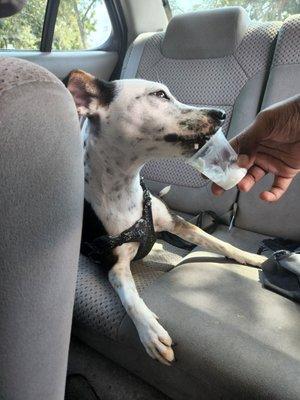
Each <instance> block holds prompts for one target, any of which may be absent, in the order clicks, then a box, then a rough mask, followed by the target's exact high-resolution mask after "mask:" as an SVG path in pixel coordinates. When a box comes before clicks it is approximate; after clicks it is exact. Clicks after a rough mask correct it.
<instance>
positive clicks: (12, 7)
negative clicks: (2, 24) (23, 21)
mask: <svg viewBox="0 0 300 400" xmlns="http://www.w3.org/2000/svg"><path fill="white" fill-rule="evenodd" d="M26 3H27V0H0V18H5V17H10V16H11V15H14V14H16V13H18V12H19V11H21V10H22V8H23V7H24V5H25V4H26Z"/></svg>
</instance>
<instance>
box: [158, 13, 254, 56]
mask: <svg viewBox="0 0 300 400" xmlns="http://www.w3.org/2000/svg"><path fill="white" fill-rule="evenodd" d="M249 24H250V18H249V16H248V14H247V13H246V11H245V10H244V9H243V8H242V7H225V8H218V9H214V10H207V11H200V12H193V13H188V14H182V15H177V16H175V17H173V18H172V19H171V21H170V22H169V25H168V27H167V30H166V33H165V36H164V39H163V42H162V53H163V55H164V56H165V57H168V58H176V59H199V58H217V57H224V56H227V55H230V54H232V53H233V52H234V50H235V49H236V48H237V46H238V45H239V44H240V43H241V41H242V40H243V37H244V35H245V33H246V31H247V29H248V26H249Z"/></svg>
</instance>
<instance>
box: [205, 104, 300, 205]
mask: <svg viewBox="0 0 300 400" xmlns="http://www.w3.org/2000/svg"><path fill="white" fill-rule="evenodd" d="M230 144H231V145H232V147H233V148H234V149H235V151H236V152H237V153H238V154H239V156H238V165H239V166H240V167H243V168H246V169H247V170H248V172H247V175H246V176H245V177H244V178H243V179H242V180H241V181H240V182H239V184H238V188H239V189H240V190H241V191H242V192H248V191H249V190H250V189H252V187H253V186H254V185H255V184H256V183H257V182H258V181H259V180H260V179H262V178H263V177H264V176H265V175H266V174H267V173H272V174H274V181H273V184H272V187H271V188H270V189H269V190H266V191H263V192H262V193H261V194H260V198H261V199H262V200H264V201H268V202H273V201H276V200H278V199H279V198H280V197H281V196H282V195H283V194H284V193H285V191H286V190H287V188H288V187H289V185H290V183H291V182H292V180H293V178H294V177H295V176H296V175H297V173H298V172H299V171H300V96H296V97H292V98H290V99H288V100H285V101H282V102H280V103H276V104H274V105H272V106H271V107H269V108H267V109H265V110H263V111H261V112H260V113H259V114H258V115H257V117H256V119H255V120H254V122H253V123H252V124H251V125H250V126H249V127H248V128H247V129H246V130H244V131H243V132H242V133H240V134H239V135H238V136H236V137H235V138H233V139H232V140H231V141H230ZM212 192H213V193H214V194H215V195H217V196H219V195H221V194H222V193H223V192H224V190H223V189H222V188H220V187H219V186H218V185H216V184H215V183H214V184H213V185H212Z"/></svg>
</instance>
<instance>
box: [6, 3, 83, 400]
mask: <svg viewBox="0 0 300 400" xmlns="http://www.w3.org/2000/svg"><path fill="white" fill-rule="evenodd" d="M6 3H7V2H6ZM0 13H1V3H0ZM0 15H1V14H0ZM0 125H1V129H0V136H1V155H0V176H1V195H0V204H1V207H0V215H1V216H0V221H1V229H0V398H1V399H5V400H41V399H43V400H62V399H63V398H64V389H65V377H66V368H67V357H68V348H69V339H70V329H71V319H72V308H73V301H74V290H75V281H76V272H77V264H78V254H79V245H80V234H81V220H82V204H83V187H82V186H83V185H82V182H83V166H82V146H81V139H80V133H79V124H78V118H77V113H76V110H75V107H74V103H73V100H72V97H71V96H70V94H69V93H68V92H67V90H66V89H65V87H64V86H63V84H62V83H61V82H60V81H59V80H58V79H57V78H56V77H55V76H54V75H52V74H51V73H49V72H48V71H46V70H45V69H43V68H40V67H38V66H36V65H33V64H31V63H29V62H27V61H21V60H18V59H14V58H4V57H1V58H0Z"/></svg>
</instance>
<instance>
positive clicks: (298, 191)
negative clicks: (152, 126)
mask: <svg viewBox="0 0 300 400" xmlns="http://www.w3.org/2000/svg"><path fill="white" fill-rule="evenodd" d="M275 3H276V4H275ZM277 3H278V4H277ZM279 3H280V4H279ZM276 7H277V8H276ZM280 7H281V8H280ZM284 7H285V8H284ZM275 9H276V10H277V11H278V10H279V11H280V12H279V11H278V12H277V11H276V12H277V14H276V13H275V12H274V14H272V13H271V11H272V10H275ZM257 10H258V11H257ZM255 13H256V14H255ZM257 13H258V14H257ZM268 13H270V16H269V15H267V14H268ZM274 16H275V17H274ZM0 17H1V19H0V48H1V49H0V71H1V74H0V125H1V130H0V133H1V155H0V174H1V189H2V190H1V196H0V203H1V208H0V210H1V211H0V213H1V229H0V238H1V239H0V254H1V257H0V265H1V268H0V299H1V300H0V315H1V317H0V318H1V319H0V320H1V322H0V326H1V329H0V339H1V340H0V398H1V399H3V400H62V399H65V400H119V399H124V398H125V399H126V400H127V399H128V400H136V399H138V400H152V399H158V400H160V399H173V400H187V399H189V400H200V399H205V400H213V399H224V400H229V399H255V400H258V399H272V400H276V399H278V400H299V399H300V378H299V377H300V308H299V304H297V303H295V302H293V301H291V300H290V299H287V298H285V297H283V296H281V295H279V294H278V293H275V292H273V291H270V290H268V289H266V288H265V287H264V286H263V284H262V281H261V270H260V269H258V268H255V267H249V266H246V265H239V264H238V263H236V262H234V261H232V260H228V259H226V258H224V257H223V256H221V255H219V254H215V253H212V252H210V251H207V250H206V249H205V248H201V247H200V246H194V247H193V248H192V249H191V248H190V247H187V246H185V245H183V244H182V243H180V244H179V245H178V243H177V242H176V240H175V239H174V238H173V239H172V238H170V237H169V238H167V237H165V238H164V236H163V235H162V237H161V238H159V239H158V240H157V242H156V244H155V245H154V247H153V249H152V251H151V252H150V253H149V254H148V256H147V257H146V258H144V259H143V260H139V261H134V262H132V264H131V270H132V273H133V276H134V280H135V283H136V285H137V288H138V291H139V293H140V295H141V297H142V298H143V300H144V301H145V303H146V304H147V305H148V306H149V307H150V308H151V310H152V311H153V312H155V313H156V314H158V315H159V319H160V321H162V322H163V324H164V326H166V327H167V328H168V331H169V332H170V334H171V335H172V337H173V339H174V340H175V342H176V348H175V353H176V362H175V363H174V364H173V365H172V366H171V367H167V366H164V365H161V364H160V363H158V362H155V361H154V360H152V359H151V358H150V357H149V356H148V355H147V354H146V352H145V350H144V348H143V346H142V345H141V343H140V341H139V338H138V335H137V332H136V330H135V327H134V325H133V323H132V321H131V320H130V318H129V317H128V315H127V314H126V312H125V310H124V308H123V306H122V304H121V302H120V300H119V298H118V297H117V294H116V293H115V292H114V290H113V289H112V287H111V285H110V283H109V281H108V278H107V271H106V270H105V268H100V267H99V265H98V264H96V263H93V261H92V260H90V259H89V258H87V257H85V256H83V255H80V254H79V250H80V237H81V226H82V210H83V198H84V176H83V174H84V171H83V146H82V134H81V133H80V124H79V119H78V116H77V114H76V110H75V107H74V102H73V98H72V96H71V95H70V93H69V92H68V91H67V89H66V88H65V86H64V85H63V83H62V82H61V81H62V80H63V78H64V77H65V76H67V75H68V73H69V72H70V71H71V70H73V69H82V70H84V71H87V72H89V73H90V74H92V75H94V76H96V77H97V78H99V79H104V80H115V79H134V78H139V79H145V80H151V81H156V82H161V83H163V84H165V85H166V86H167V87H168V88H169V89H170V91H171V93H172V94H173V95H174V96H176V98H177V99H178V100H179V101H181V102H183V103H185V104H188V105H193V106H201V107H202V106H206V107H207V106H213V107H216V108H220V109H222V110H224V111H225V112H226V120H225V124H224V125H223V128H222V129H223V131H224V133H225V134H226V137H227V139H231V138H233V137H234V136H236V135H237V134H238V133H240V132H241V131H243V129H245V128H246V127H247V126H249V125H250V124H251V123H252V121H253V120H254V119H255V117H256V115H257V114H258V113H259V111H260V110H263V109H265V108H266V107H268V106H269V105H272V104H274V103H276V102H278V101H281V100H284V99H287V98H289V97H291V96H294V95H297V94H299V93H300V3H299V1H298V0H294V1H274V2H267V1H245V0H244V1H242V0H241V1H238V0H237V1H202V2H201V1H195V0H186V1H184V0H177V1H176V0H170V1H166V0H164V1H161V0H105V1H101V0H94V1H88V0H72V1H70V0H60V1H59V0H48V1H46V0H28V1H27V3H26V1H25V0H21V1H15V0H0ZM76 18H77V19H76ZM74 21H75V22H74ZM92 22H93V24H94V25H93V24H92ZM72 24H75V25H76V24H77V25H76V29H77V30H76V29H75V28H74V26H75V25H72ZM84 29H86V32H84ZM71 33H72V35H73V36H74V37H73V36H72V37H71V36H70V35H71ZM76 35H77V36H76ZM75 36H76V38H77V39H76V40H77V41H76V40H75V39H74V38H75ZM101 41H102V43H101ZM24 43H25V44H24ZM81 125H82V121H81ZM299 157H300V155H299ZM142 175H143V177H144V179H145V182H146V185H147V186H148V188H149V189H150V190H151V192H152V193H153V194H155V195H158V194H159V193H160V192H161V190H162V189H164V188H166V187H168V190H167V191H166V193H165V194H164V195H163V200H164V202H165V203H166V204H167V205H168V207H169V208H170V209H172V210H176V212H177V213H179V214H180V215H182V216H184V217H185V218H186V219H187V220H189V221H191V222H193V223H197V224H199V221H200V220H201V226H202V227H204V228H205V229H208V230H210V232H212V234H213V235H214V236H215V237H217V238H220V239H222V240H225V241H226V242H229V243H231V244H233V245H235V246H237V247H239V248H241V249H243V250H247V251H251V252H254V253H257V252H258V251H266V253H265V254H268V253H267V250H266V249H263V250H262V246H263V245H264V243H266V242H265V241H266V240H268V239H272V240H273V239H276V238H280V239H283V240H285V241H288V242H293V243H296V244H298V247H299V246H300V217H299V214H300V209H299V204H300V203H299V198H300V176H299V175H298V176H297V177H296V178H295V179H294V180H293V182H292V184H291V186H290V188H289V190H288V191H287V192H286V193H285V195H284V196H283V197H282V198H281V199H280V200H279V201H278V202H276V203H272V204H269V203H265V202H263V201H261V200H260V199H259V193H260V192H261V191H262V190H263V188H264V187H266V186H269V185H270V184H271V182H272V176H269V175H267V176H266V177H265V178H263V179H262V181H261V182H259V183H258V184H256V185H255V187H254V188H253V189H252V190H251V191H250V192H248V193H243V192H239V191H238V190H237V189H236V188H234V189H232V190H229V191H226V192H225V193H224V194H223V195H222V196H220V197H216V196H214V195H213V194H212V192H211V182H210V181H209V180H207V179H204V177H203V176H202V175H201V174H200V173H199V172H198V171H197V170H195V169H193V168H192V166H191V165H189V164H187V163H186V162H185V161H184V160H181V159H166V160H162V161H150V162H148V163H146V164H145V166H144V167H143V169H142ZM215 216H217V217H218V218H217V219H215ZM263 241H264V242H263ZM271 242H272V241H271ZM296 247H297V246H296ZM271 249H272V248H271Z"/></svg>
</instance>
